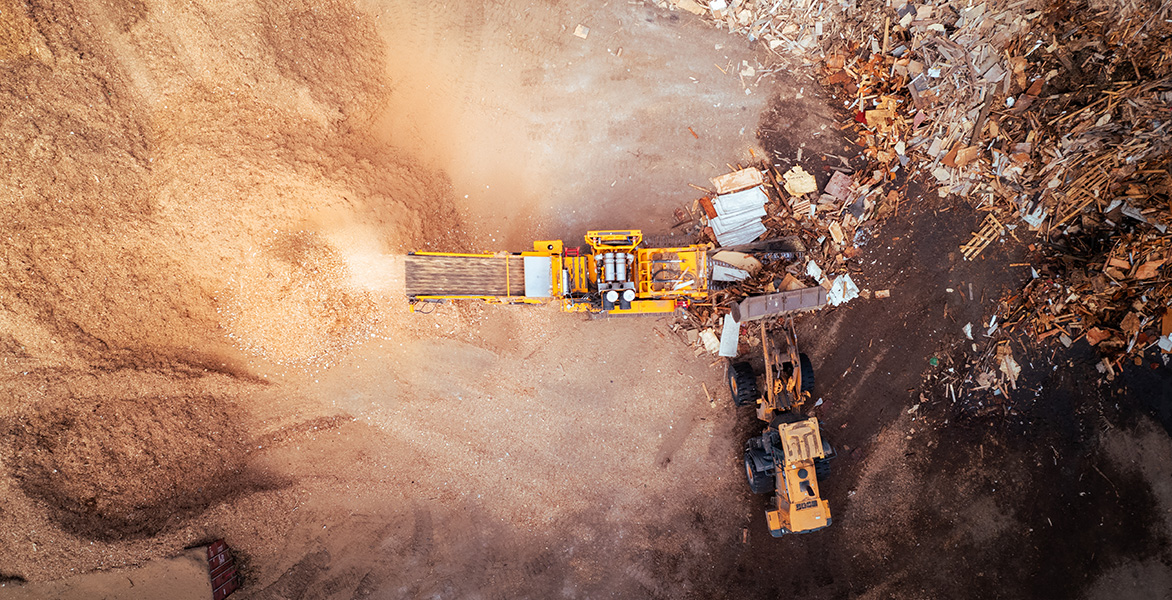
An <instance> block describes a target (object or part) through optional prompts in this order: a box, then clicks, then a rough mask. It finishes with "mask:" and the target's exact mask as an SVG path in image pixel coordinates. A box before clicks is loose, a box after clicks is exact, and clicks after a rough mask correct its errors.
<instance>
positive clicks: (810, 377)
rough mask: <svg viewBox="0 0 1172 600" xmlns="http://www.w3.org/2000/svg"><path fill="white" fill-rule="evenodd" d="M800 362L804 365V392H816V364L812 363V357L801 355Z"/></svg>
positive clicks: (799, 356)
mask: <svg viewBox="0 0 1172 600" xmlns="http://www.w3.org/2000/svg"><path fill="white" fill-rule="evenodd" d="M798 360H799V361H800V362H801V363H802V391H803V392H810V393H813V392H814V363H812V362H810V357H809V356H806V355H805V354H799V355H798Z"/></svg>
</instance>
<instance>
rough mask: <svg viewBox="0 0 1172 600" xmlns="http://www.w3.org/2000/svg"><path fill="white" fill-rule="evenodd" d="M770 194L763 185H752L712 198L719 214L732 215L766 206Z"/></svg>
mask: <svg viewBox="0 0 1172 600" xmlns="http://www.w3.org/2000/svg"><path fill="white" fill-rule="evenodd" d="M768 201H769V196H766V195H765V189H764V188H762V187H761V186H757V187H752V188H749V189H747V190H744V191H740V192H734V193H732V194H724V195H723V196H717V197H716V198H713V200H712V206H713V207H714V208H716V213H717V214H719V215H731V214H734V213H739V212H744V211H747V210H752V209H755V208H760V207H762V206H765V203H766V202H768Z"/></svg>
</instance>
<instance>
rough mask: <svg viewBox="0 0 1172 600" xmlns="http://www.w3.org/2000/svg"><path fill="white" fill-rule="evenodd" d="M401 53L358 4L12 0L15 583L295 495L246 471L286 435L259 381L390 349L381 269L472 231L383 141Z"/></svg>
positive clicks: (7, 0)
mask: <svg viewBox="0 0 1172 600" xmlns="http://www.w3.org/2000/svg"><path fill="white" fill-rule="evenodd" d="M385 53H386V51H385V46H384V44H383V42H382V40H381V38H380V36H379V34H378V32H377V31H376V30H375V28H374V24H373V23H372V22H371V20H370V19H368V18H366V17H365V15H364V13H362V12H360V11H359V10H358V9H356V8H355V7H354V6H353V5H352V4H349V3H346V2H330V1H325V2H271V1H268V0H257V1H245V2H234V3H229V4H221V5H182V6H179V5H171V4H154V3H142V2H125V3H105V2H97V3H94V2H69V1H61V2H58V1H53V0H45V1H33V2H27V3H26V2H22V1H20V0H0V59H2V60H0V73H2V76H0V104H2V105H3V106H5V107H6V109H7V110H6V111H5V113H4V116H3V118H2V123H0V127H2V132H3V135H0V164H2V165H3V167H2V169H3V171H4V174H5V175H4V177H3V178H2V180H0V205H2V206H3V207H4V208H3V212H4V215H5V219H4V220H3V223H0V239H3V242H4V252H3V253H0V264H2V265H3V268H2V269H0V349H3V350H4V359H3V362H4V365H3V366H4V370H5V373H6V376H5V377H4V381H3V382H0V390H2V392H3V393H4V395H5V397H6V398H9V399H10V400H9V401H7V402H4V403H0V432H2V433H3V434H4V435H2V436H0V458H2V463H3V466H4V468H3V471H2V473H0V494H2V495H3V496H4V497H6V498H15V499H16V500H14V501H13V502H12V503H11V504H10V505H7V506H6V508H5V509H4V510H2V511H0V559H2V560H3V562H4V563H5V564H6V565H7V566H6V567H5V571H9V570H11V571H14V572H19V573H22V574H24V576H25V577H28V578H32V579H44V578H53V577H60V576H62V574H63V573H68V572H70V570H72V569H76V570H77V571H84V570H90V569H94V568H99V567H109V566H112V565H118V564H125V563H128V562H135V561H137V560H141V558H143V557H146V556H151V555H154V554H157V552H158V549H157V548H158V545H159V544H162V545H163V546H167V547H180V548H181V547H182V546H183V545H184V544H186V543H190V542H191V541H193V539H192V537H193V536H198V535H199V534H198V530H192V529H190V528H187V529H184V528H185V527H186V526H187V524H188V523H191V522H201V523H203V525H202V527H205V528H206V527H209V526H211V525H210V524H213V523H214V521H215V517H207V518H205V517H203V516H201V513H202V512H203V511H206V510H209V509H211V508H214V507H216V506H218V505H219V504H220V503H222V502H224V501H225V500H226V499H228V498H230V497H234V495H237V494H240V493H244V492H247V491H249V490H257V489H267V488H268V487H271V486H272V485H276V484H274V483H273V482H274V481H276V479H274V478H272V477H269V476H268V475H266V474H265V470H264V469H254V468H252V467H250V459H249V458H248V453H247V452H245V449H246V448H248V449H250V450H249V451H255V450H257V449H258V448H259V447H261V446H263V443H255V442H257V440H258V439H260V438H261V437H263V435H264V434H265V432H266V431H272V430H273V429H279V428H280V427H281V426H284V425H288V423H286V422H284V421H281V420H280V419H278V418H272V419H268V420H264V419H262V418H258V417H257V414H256V412H255V409H256V406H257V404H258V403H259V402H260V400H257V396H258V395H262V394H265V393H267V392H266V391H265V386H264V384H263V383H262V378H261V377H260V376H258V375H257V372H258V371H256V370H255V369H256V368H257V365H261V366H264V365H268V367H266V368H271V367H274V365H275V366H281V367H289V366H295V367H304V368H306V369H308V368H311V367H312V368H320V367H323V366H327V365H328V364H330V361H332V360H334V359H335V358H336V356H337V355H338V354H339V353H342V352H344V351H346V350H347V349H349V348H352V347H353V346H355V345H357V344H359V343H360V342H362V340H364V339H366V338H369V337H370V335H371V333H372V332H373V331H374V329H375V327H376V325H378V324H379V323H380V319H379V317H378V313H379V311H380V310H381V309H380V304H379V303H380V302H382V303H385V302H386V296H387V293H386V292H385V289H386V288H387V287H388V286H387V285H386V283H385V282H381V281H373V283H372V276H371V275H370V274H369V272H368V271H369V270H371V269H377V266H378V265H379V264H381V263H380V262H379V261H380V260H382V258H381V257H383V256H385V255H387V254H392V253H395V252H401V251H402V250H403V249H405V248H408V247H414V246H417V245H419V244H421V243H423V241H424V240H427V241H428V242H430V243H436V244H451V243H453V237H454V236H455V235H456V233H455V232H456V231H458V230H459V227H460V222H459V218H458V216H457V211H456V209H455V208H454V207H453V205H452V203H451V200H450V197H451V190H450V184H449V183H448V181H447V180H446V178H445V177H444V176H442V175H441V174H439V173H437V172H435V171H433V170H429V169H425V168H422V167H420V166H419V165H417V164H416V163H415V162H413V161H412V159H410V158H409V157H407V156H405V155H403V154H402V153H400V152H398V151H396V150H395V149H393V148H392V147H390V146H389V145H387V144H386V143H384V142H382V141H380V140H378V139H375V138H373V137H371V136H370V135H369V134H368V133H367V132H368V131H370V130H371V129H372V123H373V122H375V120H377V119H378V118H380V115H381V113H382V111H383V110H384V105H383V103H384V102H385V98H386V96H387V94H388V90H389V88H388V86H389V83H388V81H387V78H386V75H385V62H386V57H385ZM372 265H374V266H373V267H372ZM373 279H377V277H376V278H373ZM383 308H385V307H383ZM242 395H243V396H242ZM242 397H244V398H245V399H242ZM264 401H265V402H268V403H269V404H268V405H267V406H266V409H269V410H274V411H275V414H278V415H279V414H283V413H282V412H281V411H280V410H279V409H275V408H274V407H279V406H280V403H281V402H285V401H286V400H284V399H283V397H282V396H281V395H280V394H272V393H269V396H267V397H265V399H264ZM287 402H294V401H292V400H289V401H287ZM252 502H253V503H254V504H256V505H257V506H258V507H261V508H264V507H265V506H267V505H265V503H266V502H271V501H270V500H267V499H265V498H264V497H260V498H259V499H257V500H254V501H252ZM241 506H248V503H245V504H242V505H241ZM261 508H257V510H261ZM286 508H287V507H286ZM267 509H274V510H275V508H274V507H273V506H267ZM239 510H241V511H243V510H245V509H244V508H240V509H239ZM208 518H210V519H212V520H211V521H208V520H207V519H208ZM201 519H202V521H201ZM29 531H41V532H46V531H48V532H51V533H49V534H46V535H47V536H48V538H47V539H52V540H56V542H57V543H56V545H55V552H54V553H53V555H51V556H38V555H36V554H29V553H28V552H26V551H24V550H25V549H27V548H28V547H29V542H28V540H26V539H25V537H24V535H25V534H24V533H23V532H29ZM75 536H81V537H75ZM141 536H161V537H156V538H155V539H154V541H153V542H151V543H147V542H141V543H138V545H134V544H131V545H129V546H122V547H107V548H106V549H105V550H102V551H95V550H94V549H93V548H92V547H89V548H87V544H86V542H85V541H84V540H85V539H101V540H112V539H122V538H135V537H141ZM152 544H153V545H154V549H153V550H152Z"/></svg>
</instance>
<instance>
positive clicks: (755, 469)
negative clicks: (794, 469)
mask: <svg viewBox="0 0 1172 600" xmlns="http://www.w3.org/2000/svg"><path fill="white" fill-rule="evenodd" d="M761 463H765V465H768V464H771V463H772V459H771V458H770V457H769V454H768V453H767V452H766V451H765V448H763V447H762V446H761V438H759V437H758V438H752V439H750V440H749V441H748V442H747V443H746V444H745V477H746V478H747V479H748V480H749V489H750V490H752V491H753V493H754V494H769V493H772V492H773V490H774V486H775V484H776V482H775V477H774V475H773V474H772V473H770V469H769V468H768V466H764V468H763V465H762V464H761Z"/></svg>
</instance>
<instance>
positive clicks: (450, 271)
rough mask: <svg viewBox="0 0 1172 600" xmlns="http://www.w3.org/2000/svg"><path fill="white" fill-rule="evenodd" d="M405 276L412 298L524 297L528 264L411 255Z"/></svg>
mask: <svg viewBox="0 0 1172 600" xmlns="http://www.w3.org/2000/svg"><path fill="white" fill-rule="evenodd" d="M506 264H507V271H506ZM406 275H407V277H406V279H407V282H406V283H407V285H406V287H407V296H409V297H414V296H524V295H525V263H524V261H523V260H522V258H521V257H520V256H509V257H507V258H506V257H502V256H428V255H418V254H412V255H408V256H407V262H406ZM506 281H507V284H506Z"/></svg>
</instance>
